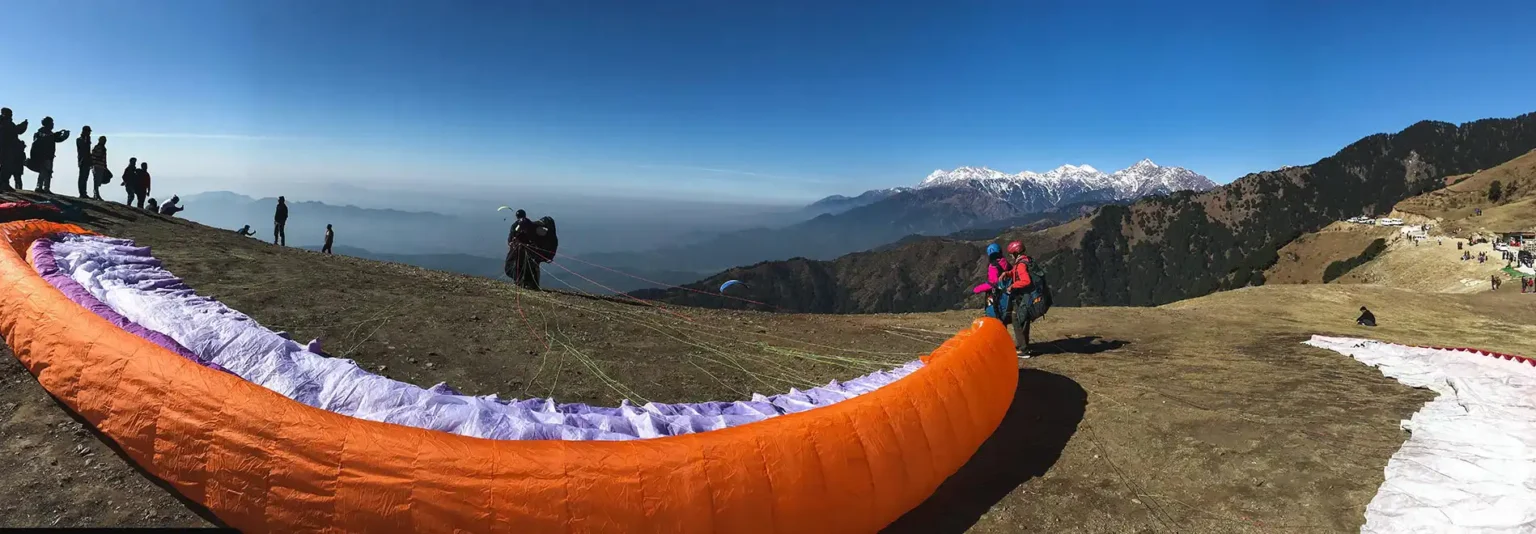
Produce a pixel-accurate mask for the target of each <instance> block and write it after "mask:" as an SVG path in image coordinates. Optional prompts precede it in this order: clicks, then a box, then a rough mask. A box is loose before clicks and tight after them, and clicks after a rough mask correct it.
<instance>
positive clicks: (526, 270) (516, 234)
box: [502, 210, 539, 289]
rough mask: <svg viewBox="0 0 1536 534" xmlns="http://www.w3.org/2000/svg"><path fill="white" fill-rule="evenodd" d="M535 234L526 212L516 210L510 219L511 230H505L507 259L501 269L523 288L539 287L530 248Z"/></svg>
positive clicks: (536, 268) (535, 265) (536, 266)
mask: <svg viewBox="0 0 1536 534" xmlns="http://www.w3.org/2000/svg"><path fill="white" fill-rule="evenodd" d="M535 235H536V234H535V233H534V224H533V221H531V220H528V213H527V212H525V211H523V210H517V218H516V220H514V221H512V229H511V231H509V232H507V261H506V265H505V266H503V268H502V271H503V272H505V273H506V275H507V277H508V278H511V279H512V283H514V284H517V286H518V287H521V288H525V289H538V288H539V278H538V269H539V265H538V264H537V263H535V262H534V261H533V251H532V250H530V249H531V247H532V246H533V241H534V237H535Z"/></svg>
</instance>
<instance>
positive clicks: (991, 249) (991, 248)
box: [987, 243, 1003, 256]
mask: <svg viewBox="0 0 1536 534" xmlns="http://www.w3.org/2000/svg"><path fill="white" fill-rule="evenodd" d="M1002 253H1003V247H999V246H997V243H992V244H989V245H987V255H988V256H996V255H998V254H1002Z"/></svg>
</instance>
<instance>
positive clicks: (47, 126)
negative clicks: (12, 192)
mask: <svg viewBox="0 0 1536 534" xmlns="http://www.w3.org/2000/svg"><path fill="white" fill-rule="evenodd" d="M68 139H69V130H59V131H57V132H55V131H53V117H43V124H42V126H39V127H38V128H37V133H34V134H32V157H31V159H29V160H28V165H29V166H30V167H31V168H32V172H36V173H37V191H38V192H39V193H52V192H53V158H54V156H56V155H58V153H59V143H63V142H64V141H65V140H68ZM18 187H19V184H18Z"/></svg>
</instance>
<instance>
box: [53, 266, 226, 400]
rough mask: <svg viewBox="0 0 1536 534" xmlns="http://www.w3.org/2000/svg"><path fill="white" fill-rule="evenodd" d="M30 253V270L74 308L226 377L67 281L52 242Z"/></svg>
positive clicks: (201, 360) (211, 363)
mask: <svg viewBox="0 0 1536 534" xmlns="http://www.w3.org/2000/svg"><path fill="white" fill-rule="evenodd" d="M32 249H33V250H32V257H33V264H32V266H33V268H35V269H37V274H38V275H40V276H42V277H43V279H44V280H47V281H48V283H49V284H52V285H53V287H55V288H58V290H59V291H60V292H62V293H64V294H65V295H66V296H68V297H69V299H70V300H72V301H74V302H75V303H76V304H79V305H80V306H81V307H83V308H85V309H87V310H90V311H91V313H94V314H96V315H97V316H98V317H101V318H102V319H106V320H107V322H110V323H112V324H113V325H116V326H117V327H118V328H121V329H123V330H126V331H128V332H130V333H132V334H134V335H137V336H139V337H142V338H144V339H147V340H149V341H150V342H151V343H154V344H156V345H159V346H161V347H165V349H166V350H169V351H171V352H174V353H176V354H177V355H179V356H181V357H183V358H186V359H188V360H192V361H194V362H197V363H199V364H202V365H204V366H207V367H210V368H213V369H217V370H220V371H224V372H226V373H227V372H229V370H228V369H225V368H223V367H222V366H220V365H219V364H216V363H213V362H211V361H208V360H206V359H204V358H203V357H201V356H198V355H196V354H193V353H192V351H190V350H187V348H186V347H183V346H181V344H180V343H177V342H176V340H174V339H171V337H170V336H167V335H165V334H162V333H160V332H156V331H154V330H150V329H148V328H145V327H144V325H141V324H139V323H135V322H133V321H130V320H128V318H126V317H123V316H122V314H120V313H117V310H114V309H112V307H111V306H108V305H106V303H103V302H102V301H100V300H97V299H96V297H94V296H91V292H89V291H86V290H85V288H84V287H81V286H80V284H79V283H78V282H75V280H74V279H72V278H70V277H69V275H66V274H64V273H61V272H59V267H58V262H57V261H55V260H54V257H53V241H52V240H50V239H39V240H37V241H34V242H32Z"/></svg>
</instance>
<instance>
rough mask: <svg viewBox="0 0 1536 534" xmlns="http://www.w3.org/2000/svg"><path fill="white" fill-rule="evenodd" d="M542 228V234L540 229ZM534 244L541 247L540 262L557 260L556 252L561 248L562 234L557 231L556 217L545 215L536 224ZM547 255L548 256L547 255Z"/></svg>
mask: <svg viewBox="0 0 1536 534" xmlns="http://www.w3.org/2000/svg"><path fill="white" fill-rule="evenodd" d="M540 230H542V231H543V234H542V235H541V234H540V233H539V231H540ZM533 243H534V245H533V246H536V247H539V248H540V249H541V250H540V251H539V254H538V256H539V259H538V261H539V262H552V261H555V253H556V252H558V251H559V250H560V236H559V235H558V234H557V233H556V232H555V219H554V218H553V217H549V216H547V215H546V216H544V217H543V218H541V219H539V221H538V222H537V223H535V226H534V234H533ZM546 256H547V257H546Z"/></svg>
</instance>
